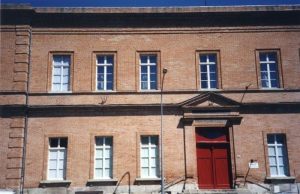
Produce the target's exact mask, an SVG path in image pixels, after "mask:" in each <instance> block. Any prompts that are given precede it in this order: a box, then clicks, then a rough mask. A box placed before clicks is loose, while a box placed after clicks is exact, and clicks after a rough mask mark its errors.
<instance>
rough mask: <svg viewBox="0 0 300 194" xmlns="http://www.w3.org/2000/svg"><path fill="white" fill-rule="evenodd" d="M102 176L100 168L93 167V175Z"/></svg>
mask: <svg viewBox="0 0 300 194" xmlns="http://www.w3.org/2000/svg"><path fill="white" fill-rule="evenodd" d="M102 176H103V175H102V169H95V177H98V178H101V177H102Z"/></svg>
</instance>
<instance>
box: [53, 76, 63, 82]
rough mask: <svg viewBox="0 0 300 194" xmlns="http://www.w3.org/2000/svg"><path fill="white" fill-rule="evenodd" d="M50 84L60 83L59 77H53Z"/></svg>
mask: <svg viewBox="0 0 300 194" xmlns="http://www.w3.org/2000/svg"><path fill="white" fill-rule="evenodd" d="M52 82H53V83H61V81H60V75H55V76H53V81H52Z"/></svg>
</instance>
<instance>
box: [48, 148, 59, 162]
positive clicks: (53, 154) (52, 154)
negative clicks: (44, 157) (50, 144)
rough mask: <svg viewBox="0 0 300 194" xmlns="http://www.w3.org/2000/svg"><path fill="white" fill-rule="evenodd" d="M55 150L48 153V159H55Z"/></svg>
mask: <svg viewBox="0 0 300 194" xmlns="http://www.w3.org/2000/svg"><path fill="white" fill-rule="evenodd" d="M57 152H58V151H57V150H50V151H49V159H50V160H51V159H53V160H56V159H57Z"/></svg>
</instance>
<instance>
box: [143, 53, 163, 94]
mask: <svg viewBox="0 0 300 194" xmlns="http://www.w3.org/2000/svg"><path fill="white" fill-rule="evenodd" d="M142 56H146V57H147V63H142V60H141V57H142ZM151 56H155V58H156V63H150V57H151ZM139 61H140V90H143V91H148V90H157V84H158V83H157V75H158V74H157V71H158V66H157V55H156V54H140V58H139ZM142 66H147V89H142V82H143V81H142ZM151 66H156V81H155V82H156V89H151V79H150V75H151V71H150V67H151Z"/></svg>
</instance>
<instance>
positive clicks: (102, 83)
mask: <svg viewBox="0 0 300 194" xmlns="http://www.w3.org/2000/svg"><path fill="white" fill-rule="evenodd" d="M97 89H98V90H104V82H98V86H97Z"/></svg>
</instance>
